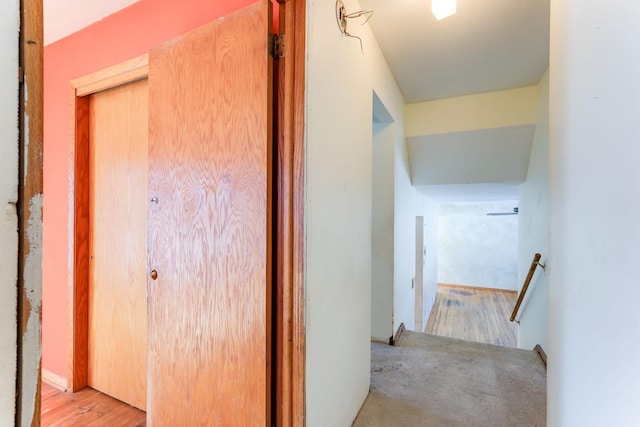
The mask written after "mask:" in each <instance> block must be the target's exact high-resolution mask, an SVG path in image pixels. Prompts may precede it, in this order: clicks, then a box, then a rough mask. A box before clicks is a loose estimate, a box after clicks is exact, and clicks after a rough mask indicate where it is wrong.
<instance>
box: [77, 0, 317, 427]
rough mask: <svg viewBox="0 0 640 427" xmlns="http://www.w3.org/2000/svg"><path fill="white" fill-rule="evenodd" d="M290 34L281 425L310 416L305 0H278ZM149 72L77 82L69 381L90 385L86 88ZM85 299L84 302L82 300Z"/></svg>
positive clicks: (282, 197) (285, 86) (120, 72)
mask: <svg viewBox="0 0 640 427" xmlns="http://www.w3.org/2000/svg"><path fill="white" fill-rule="evenodd" d="M278 3H279V12H280V18H279V19H280V28H281V33H282V34H285V37H286V42H285V48H284V57H283V58H281V59H280V60H279V64H278V75H277V78H278V89H279V90H278V94H277V97H278V105H279V109H278V112H277V121H278V125H277V128H278V135H277V140H276V147H277V148H276V149H277V170H276V176H277V183H278V187H277V193H276V197H277V225H276V227H277V229H276V239H277V240H276V241H277V266H276V269H277V272H276V274H277V281H278V284H279V285H278V295H277V298H278V305H279V306H280V307H282V309H281V310H279V312H278V315H277V316H278V320H279V321H278V330H277V331H276V333H277V336H278V340H277V342H278V343H279V344H278V348H277V356H276V357H277V360H276V364H277V372H278V378H277V384H278V389H277V391H276V396H275V399H276V402H277V404H276V417H277V425H278V426H283V427H285V426H292V427H303V426H304V425H305V423H306V420H305V320H304V315H305V313H304V310H305V300H304V298H305V296H304V283H305V282H304V280H305V278H304V257H305V251H304V232H305V228H304V218H305V217H304V182H305V178H304V173H305V171H304V156H305V153H304V115H305V111H304V107H305V60H306V57H305V48H306V45H305V44H306V39H305V34H306V0H278ZM147 76H148V55H147V54H145V55H142V56H140V57H138V58H134V59H132V60H130V61H127V62H125V63H123V64H119V65H116V66H114V67H110V68H108V69H106V70H102V71H99V72H96V73H92V74H90V75H87V76H84V77H81V78H78V79H75V80H73V81H72V82H71V124H70V126H71V138H70V144H69V156H70V157H69V162H70V165H72V167H71V170H70V179H69V183H70V184H69V185H70V188H69V194H70V198H71V199H70V202H69V206H70V212H69V235H70V236H73V239H70V241H69V256H70V257H71V258H70V259H72V260H73V262H72V271H71V272H70V280H69V296H68V298H69V313H68V316H69V324H70V329H69V339H68V364H67V389H68V390H69V391H72V392H73V391H78V390H80V389H82V388H84V387H86V385H87V355H88V347H87V337H88V313H87V308H86V307H87V296H88V277H89V276H88V274H89V269H88V267H89V266H88V262H87V260H88V250H89V246H88V237H89V174H88V169H89V156H88V137H89V128H88V108H89V104H88V95H90V94H92V93H95V92H97V91H100V90H105V89H109V88H111V87H115V86H118V85H121V84H125V83H129V82H132V81H135V80H139V79H142V78H146V77H147ZM83 307H84V308H83Z"/></svg>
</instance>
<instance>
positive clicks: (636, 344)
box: [547, 0, 640, 427]
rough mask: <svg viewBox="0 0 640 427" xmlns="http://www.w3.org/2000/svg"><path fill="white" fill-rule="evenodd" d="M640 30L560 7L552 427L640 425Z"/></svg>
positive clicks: (601, 6)
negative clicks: (639, 264)
mask: <svg viewBox="0 0 640 427" xmlns="http://www.w3.org/2000/svg"><path fill="white" fill-rule="evenodd" d="M639 21H640V3H638V2H630V1H623V0H592V1H589V2H585V1H582V0H553V1H552V2H551V58H550V74H549V78H550V82H549V92H550V135H549V142H550V143H549V162H550V185H549V193H550V194H549V195H550V198H549V210H550V239H549V250H550V255H549V261H548V264H549V267H548V274H549V290H550V298H549V338H548V339H549V351H548V356H549V370H548V376H547V378H548V425H549V426H551V427H556V426H563V427H564V426H566V427H570V426H582V427H591V426H593V427H596V426H604V425H607V426H637V425H638V420H640V405H639V404H638V402H640V381H638V378H640V365H639V364H638V361H639V360H640V326H639V325H640V321H639V319H638V301H640V286H639V283H640V279H639V278H638V256H639V254H640V222H639V221H638V218H639V214H638V213H639V212H640V197H639V195H640V167H638V161H639V159H640V143H639V141H640V126H639V125H638V117H639V116H638V112H639V111H640V84H639V83H638V76H640V55H639V53H640V52H639V48H638V43H637V41H638V40H640V25H638V22H639Z"/></svg>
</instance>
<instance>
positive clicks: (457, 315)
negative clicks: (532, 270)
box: [425, 284, 517, 347]
mask: <svg viewBox="0 0 640 427" xmlns="http://www.w3.org/2000/svg"><path fill="white" fill-rule="evenodd" d="M516 298H517V293H516V292H515V291H503V290H496V289H482V288H475V287H466V286H454V285H445V284H440V285H438V294H437V295H436V301H435V303H434V306H433V309H432V311H431V315H430V316H429V321H428V322H427V327H426V328H425V332H426V333H428V334H433V335H440V336H445V337H451V338H460V339H465V340H469V341H476V342H483V343H489V344H496V345H501V346H505V347H516V345H517V338H516V325H515V323H512V322H509V316H510V314H511V310H512V309H513V306H514V304H515V302H516Z"/></svg>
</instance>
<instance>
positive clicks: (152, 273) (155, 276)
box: [149, 270, 158, 280]
mask: <svg viewBox="0 0 640 427" xmlns="http://www.w3.org/2000/svg"><path fill="white" fill-rule="evenodd" d="M149 275H150V276H151V280H156V279H157V278H158V272H157V271H155V270H151V273H150V274H149Z"/></svg>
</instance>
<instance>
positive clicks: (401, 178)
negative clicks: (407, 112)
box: [393, 105, 423, 331]
mask: <svg viewBox="0 0 640 427" xmlns="http://www.w3.org/2000/svg"><path fill="white" fill-rule="evenodd" d="M403 107H404V105H403ZM403 110H404V108H403V109H402V110H401V111H403ZM400 127H401V126H399V128H400ZM394 177H395V179H394V189H395V191H394V210H395V215H394V235H393V241H394V254H393V255H394V256H393V266H394V268H393V281H394V287H393V330H394V331H396V330H397V329H398V327H399V326H400V324H401V323H404V325H405V327H406V328H407V329H409V330H414V329H415V290H414V288H413V279H414V277H415V272H416V261H415V259H416V255H415V254H416V216H419V215H422V214H423V212H422V209H423V203H422V195H421V194H420V193H418V192H417V190H416V189H415V188H413V187H412V186H411V178H410V171H409V151H408V150H407V144H406V141H405V138H404V133H403V134H402V137H401V138H398V139H397V140H396V144H395V155H394Z"/></svg>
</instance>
